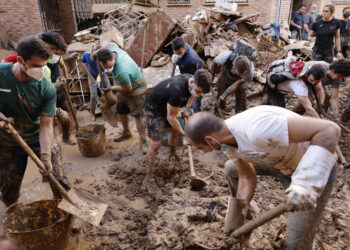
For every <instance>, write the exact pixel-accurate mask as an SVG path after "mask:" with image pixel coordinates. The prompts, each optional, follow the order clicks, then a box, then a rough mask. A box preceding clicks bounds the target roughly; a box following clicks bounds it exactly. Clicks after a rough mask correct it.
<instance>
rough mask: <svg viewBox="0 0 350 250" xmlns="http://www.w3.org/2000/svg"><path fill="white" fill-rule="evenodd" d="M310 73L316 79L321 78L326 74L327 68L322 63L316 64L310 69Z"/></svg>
mask: <svg viewBox="0 0 350 250" xmlns="http://www.w3.org/2000/svg"><path fill="white" fill-rule="evenodd" d="M309 73H310V75H313V76H314V78H315V80H320V79H322V78H323V77H325V76H326V73H327V69H326V67H324V66H323V65H322V64H315V65H313V66H312V67H311V69H310V72H309Z"/></svg>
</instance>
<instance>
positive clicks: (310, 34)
mask: <svg viewBox="0 0 350 250" xmlns="http://www.w3.org/2000/svg"><path fill="white" fill-rule="evenodd" d="M314 35H315V31H314V30H310V31H309V34H308V38H307V40H309V41H311V40H312V37H313V36H314Z"/></svg>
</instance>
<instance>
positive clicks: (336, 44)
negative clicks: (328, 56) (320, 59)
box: [335, 29, 342, 59]
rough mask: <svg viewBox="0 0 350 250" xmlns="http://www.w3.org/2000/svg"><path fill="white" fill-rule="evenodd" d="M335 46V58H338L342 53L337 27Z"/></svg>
mask: <svg viewBox="0 0 350 250" xmlns="http://www.w3.org/2000/svg"><path fill="white" fill-rule="evenodd" d="M335 46H336V48H337V51H338V53H337V58H338V59H340V58H342V53H341V46H340V29H337V31H336V33H335Z"/></svg>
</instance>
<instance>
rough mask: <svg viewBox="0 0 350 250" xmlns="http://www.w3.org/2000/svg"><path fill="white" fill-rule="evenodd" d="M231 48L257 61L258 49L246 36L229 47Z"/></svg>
mask: <svg viewBox="0 0 350 250" xmlns="http://www.w3.org/2000/svg"><path fill="white" fill-rule="evenodd" d="M229 50H231V51H233V52H235V53H237V54H238V55H242V56H246V57H248V59H249V60H252V61H255V60H256V58H257V57H258V50H257V49H256V48H255V47H254V46H253V45H251V44H250V43H249V41H248V40H247V39H245V38H241V39H238V40H237V41H236V42H235V43H234V44H232V45H231V46H230V47H229Z"/></svg>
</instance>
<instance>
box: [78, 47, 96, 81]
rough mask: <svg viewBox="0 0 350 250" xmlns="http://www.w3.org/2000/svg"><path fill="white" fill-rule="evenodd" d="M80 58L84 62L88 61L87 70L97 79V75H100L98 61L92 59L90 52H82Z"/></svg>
mask: <svg viewBox="0 0 350 250" xmlns="http://www.w3.org/2000/svg"><path fill="white" fill-rule="evenodd" d="M80 60H81V61H82V62H84V63H86V68H87V70H88V71H89V73H90V74H91V75H92V76H93V77H95V79H96V77H97V75H98V68H97V62H96V61H95V60H91V56H90V53H89V52H84V54H82V56H81V58H80Z"/></svg>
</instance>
